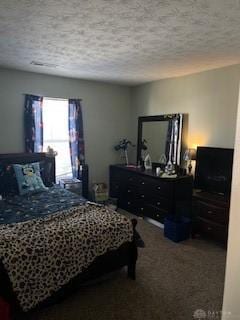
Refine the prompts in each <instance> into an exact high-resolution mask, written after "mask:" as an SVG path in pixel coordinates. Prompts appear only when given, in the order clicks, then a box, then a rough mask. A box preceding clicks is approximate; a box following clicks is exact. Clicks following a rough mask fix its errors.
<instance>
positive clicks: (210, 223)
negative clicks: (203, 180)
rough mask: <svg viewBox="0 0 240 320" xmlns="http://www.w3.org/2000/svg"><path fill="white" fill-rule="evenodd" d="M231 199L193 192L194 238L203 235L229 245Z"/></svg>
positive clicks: (202, 192)
mask: <svg viewBox="0 0 240 320" xmlns="http://www.w3.org/2000/svg"><path fill="white" fill-rule="evenodd" d="M229 207H230V198H226V197H224V196H222V195H218V194H213V193H209V192H204V191H200V192H198V191H196V190H194V192H193V236H194V237H195V236H196V235H203V236H205V237H207V238H210V239H212V240H216V241H220V242H222V243H224V244H226V243H227V237H228V220H229Z"/></svg>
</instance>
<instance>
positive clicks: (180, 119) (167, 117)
mask: <svg viewBox="0 0 240 320" xmlns="http://www.w3.org/2000/svg"><path fill="white" fill-rule="evenodd" d="M173 119H174V120H178V124H179V134H178V141H177V149H178V154H177V161H176V165H178V166H179V165H180V164H181V149H182V131H183V114H182V113H173V114H163V115H158V116H144V117H138V140H137V164H138V163H139V161H140V159H141V149H140V146H141V144H142V128H143V123H144V122H153V121H154V122H155V121H169V120H173ZM166 156H167V155H166Z"/></svg>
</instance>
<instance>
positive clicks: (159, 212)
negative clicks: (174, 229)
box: [141, 204, 167, 223]
mask: <svg viewBox="0 0 240 320" xmlns="http://www.w3.org/2000/svg"><path fill="white" fill-rule="evenodd" d="M141 212H143V214H144V216H145V217H148V218H151V219H154V220H157V221H159V222H161V223H164V218H165V216H166V214H167V211H166V210H163V209H159V208H157V207H154V206H151V205H148V204H147V205H145V206H144V207H142V208H141Z"/></svg>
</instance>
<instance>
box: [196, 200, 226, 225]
mask: <svg viewBox="0 0 240 320" xmlns="http://www.w3.org/2000/svg"><path fill="white" fill-rule="evenodd" d="M194 209H195V210H196V212H195V214H196V215H197V216H198V217H202V218H204V219H207V220H210V221H213V222H216V223H220V224H226V223H227V222H228V210H227V209H226V208H221V207H217V206H214V205H212V204H209V203H206V202H203V201H196V202H195V205H194Z"/></svg>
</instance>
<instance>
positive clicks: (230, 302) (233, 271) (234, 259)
mask: <svg viewBox="0 0 240 320" xmlns="http://www.w3.org/2000/svg"><path fill="white" fill-rule="evenodd" d="M239 199H240V94H239V103H238V117H237V131H236V139H235V153H234V165H233V181H232V195H231V209H230V221H229V236H228V251H227V267H226V278H225V290H224V300H223V317H222V319H224V320H237V319H240V303H239V298H240V271H239V270H240V249H239V246H240V232H239V227H240V210H239ZM229 313H230V314H229Z"/></svg>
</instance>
